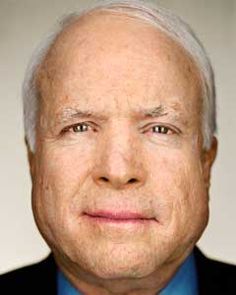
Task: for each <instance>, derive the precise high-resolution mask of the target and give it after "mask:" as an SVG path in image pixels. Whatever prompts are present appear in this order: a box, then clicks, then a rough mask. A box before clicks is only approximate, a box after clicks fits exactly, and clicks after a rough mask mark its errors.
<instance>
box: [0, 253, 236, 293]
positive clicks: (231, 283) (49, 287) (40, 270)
mask: <svg viewBox="0 0 236 295" xmlns="http://www.w3.org/2000/svg"><path fill="white" fill-rule="evenodd" d="M194 255H195V259H196V266H197V272H198V279H199V282H198V283H199V295H206V294H207V295H234V294H236V266H234V265H230V264H226V263H222V262H218V261H215V260H211V259H208V258H206V257H205V256H204V255H203V254H202V253H201V252H200V250H199V249H198V248H195V249H194ZM56 276H57V267H56V264H55V261H54V259H53V256H52V254H51V255H49V256H48V257H47V258H46V259H45V260H43V261H41V262H39V263H36V264H33V265H30V266H26V267H23V268H20V269H18V270H14V271H12V272H9V273H6V274H3V275H1V276H0V294H6V295H12V294H24V295H56V294H57V290H56V285H57V284H56ZM91 295H92V294H91ZM176 295H181V294H176ZM189 295H191V294H189Z"/></svg>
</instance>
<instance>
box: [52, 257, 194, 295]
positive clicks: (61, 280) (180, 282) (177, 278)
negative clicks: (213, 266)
mask: <svg viewBox="0 0 236 295" xmlns="http://www.w3.org/2000/svg"><path fill="white" fill-rule="evenodd" d="M57 289H58V295H82V293H80V292H79V291H77V290H76V289H75V288H74V287H73V286H72V285H71V283H70V282H69V281H68V280H67V279H66V277H65V276H64V275H63V273H62V272H60V271H58V276H57ZM190 294H191V295H197V294H198V285H197V272H196V266H195V260H194V255H193V254H191V255H190V256H188V258H187V259H186V260H185V261H184V263H183V264H182V265H181V267H180V268H179V270H178V271H177V273H176V274H175V275H174V277H173V278H172V279H171V280H170V282H169V283H168V284H167V286H166V287H165V288H164V289H163V290H161V292H160V293H159V295H190Z"/></svg>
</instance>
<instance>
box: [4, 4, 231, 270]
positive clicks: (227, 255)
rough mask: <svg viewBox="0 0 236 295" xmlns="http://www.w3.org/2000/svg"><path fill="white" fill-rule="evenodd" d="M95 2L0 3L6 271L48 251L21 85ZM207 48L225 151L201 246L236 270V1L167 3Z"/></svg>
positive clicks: (219, 159) (215, 173) (214, 180)
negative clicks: (73, 18)
mask: <svg viewBox="0 0 236 295" xmlns="http://www.w3.org/2000/svg"><path fill="white" fill-rule="evenodd" d="M88 2H90V1H78V0H77V1H76V0H66V1H65V0H55V1H54V0H40V1H39V0H20V1H19V0H0V112H1V124H0V136H1V141H0V151H1V153H0V163H1V165H0V181H1V194H0V237H1V241H0V272H5V271H7V270H10V269H13V268H16V267H19V266H22V265H25V264H28V263H31V262H34V261H37V260H40V259H41V258H43V257H45V256H46V255H47V253H48V251H49V250H48V248H47V246H46V245H45V243H44V241H43V239H42V238H41V237H40V235H39V233H38V231H37V229H36V226H35V225H34V221H33V217H32V213H31V204H30V190H31V184H30V178H29V173H28V167H27V158H26V151H25V147H24V139H23V138H24V137H23V124H22V106H21V83H22V79H23V75H24V71H25V67H26V64H27V61H28V59H29V57H30V55H31V53H32V50H33V48H34V47H35V45H36V44H37V43H38V42H39V40H40V39H41V38H42V37H43V36H44V35H45V33H46V32H47V31H48V30H49V29H50V28H51V27H52V26H53V24H54V23H55V22H56V20H57V19H58V17H59V16H61V15H63V14H65V13H68V12H72V11H74V10H76V9H78V8H79V7H81V6H82V5H84V4H85V3H88ZM158 2H159V3H160V4H161V5H163V6H165V7H167V8H171V9H172V10H173V11H175V12H177V13H178V14H179V15H180V16H182V17H183V18H184V19H185V20H186V21H187V22H188V23H190V25H191V26H192V27H193V29H194V30H195V31H196V33H197V34H198V36H199V38H200V39H201V40H202V41H203V43H204V45H205V47H206V49H207V51H208V53H209V55H210V58H211V60H212V63H213V65H214V68H215V73H216V84H217V97H218V126H219V131H218V138H219V152H218V157H217V161H216V163H215V166H214V169H213V175H212V187H211V202H210V207H211V218H210V223H209V226H208V229H207V230H206V232H205V233H204V236H203V237H202V238H201V240H200V242H199V245H200V247H201V249H202V250H203V252H205V253H206V254H207V255H209V256H211V257H214V258H218V259H221V260H225V261H227V262H233V263H236V230H235V225H236V188H235V183H236V173H235V164H236V156H235V151H236V116H235V114H236V70H235V69H236V0H207V1H204V0H198V1H196V0H172V1H171V0H162V1H158Z"/></svg>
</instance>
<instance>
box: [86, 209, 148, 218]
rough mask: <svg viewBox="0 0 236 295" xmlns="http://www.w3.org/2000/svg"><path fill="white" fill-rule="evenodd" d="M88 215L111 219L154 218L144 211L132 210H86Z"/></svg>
mask: <svg viewBox="0 0 236 295" xmlns="http://www.w3.org/2000/svg"><path fill="white" fill-rule="evenodd" d="M86 214H87V215H89V216H91V217H103V218H109V219H124V220H125V219H153V218H149V217H147V216H145V215H143V214H142V213H138V212H131V211H106V210H97V211H89V212H86Z"/></svg>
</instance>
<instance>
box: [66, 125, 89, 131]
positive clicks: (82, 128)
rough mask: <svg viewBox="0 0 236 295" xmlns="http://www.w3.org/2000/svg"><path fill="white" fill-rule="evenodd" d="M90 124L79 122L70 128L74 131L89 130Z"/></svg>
mask: <svg viewBox="0 0 236 295" xmlns="http://www.w3.org/2000/svg"><path fill="white" fill-rule="evenodd" d="M88 129H89V125H88V124H86V123H79V124H76V125H73V126H71V127H70V130H71V131H72V132H74V133H78V132H85V131H88Z"/></svg>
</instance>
